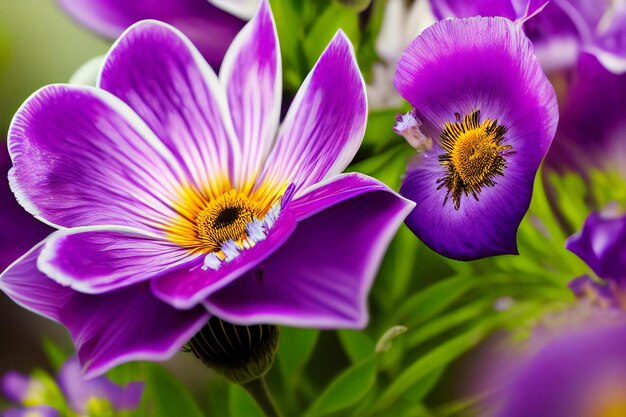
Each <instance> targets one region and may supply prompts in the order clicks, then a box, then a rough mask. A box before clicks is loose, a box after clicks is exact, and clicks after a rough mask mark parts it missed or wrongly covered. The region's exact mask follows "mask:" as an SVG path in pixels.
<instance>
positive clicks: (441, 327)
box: [407, 300, 493, 347]
mask: <svg viewBox="0 0 626 417" xmlns="http://www.w3.org/2000/svg"><path fill="white" fill-rule="evenodd" d="M491 304H492V302H491V301H490V300H478V301H475V302H473V303H471V304H468V305H465V306H463V307H461V308H459V309H457V310H453V311H451V312H447V313H446V314H444V315H442V316H441V317H437V318H436V319H434V320H432V321H429V322H428V323H425V324H424V325H423V326H420V327H418V328H416V329H415V330H414V331H412V332H411V333H410V334H408V335H407V345H408V346H409V347H415V346H417V345H418V344H420V343H423V342H426V341H427V340H430V339H432V338H434V337H435V336H438V335H440V334H442V333H443V332H445V331H448V330H450V329H452V328H454V327H456V326H459V325H461V324H464V323H467V322H469V321H471V320H473V319H476V318H478V317H480V316H482V315H483V314H484V313H486V312H489V311H493V310H492V306H491ZM487 317H488V316H487Z"/></svg>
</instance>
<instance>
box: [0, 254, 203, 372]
mask: <svg viewBox="0 0 626 417" xmlns="http://www.w3.org/2000/svg"><path fill="white" fill-rule="evenodd" d="M44 243H45V242H42V243H41V244H39V245H37V246H36V247H34V248H33V249H32V250H31V251H30V252H29V253H27V254H26V255H24V256H23V257H22V258H20V259H19V260H17V261H16V262H15V263H14V264H13V265H11V266H10V267H9V268H8V269H7V270H6V271H4V272H3V273H2V275H0V289H1V290H2V291H3V292H5V293H6V294H7V295H8V296H9V297H11V298H12V299H13V300H14V301H15V302H16V303H18V304H20V305H21V306H22V307H24V308H26V309H28V310H31V311H33V312H35V313H38V314H41V315H43V316H46V317H48V318H50V319H52V320H55V321H58V322H60V323H62V324H64V325H65V326H66V327H67V328H68V330H69V332H70V334H71V335H72V339H73V340H74V345H75V346H76V349H77V351H78V357H79V359H80V361H81V364H82V369H83V372H84V374H85V377H86V378H91V377H95V376H98V375H101V374H103V373H104V372H106V371H107V370H109V369H111V368H112V367H114V366H116V365H119V364H121V363H124V362H129V361H132V360H164V359H167V358H170V357H171V356H173V355H174V354H175V353H176V352H177V351H178V350H179V349H180V347H181V346H182V345H183V344H184V343H185V342H186V341H187V340H189V339H190V338H191V337H192V336H193V335H194V334H195V333H196V332H197V331H198V330H199V329H200V328H201V327H202V326H203V325H204V324H205V323H206V321H207V320H208V318H209V315H208V313H207V312H206V310H205V309H203V308H195V309H192V310H188V311H180V310H176V309H174V308H172V307H170V306H169V305H167V304H165V303H163V302H161V301H159V300H158V299H156V298H155V297H154V296H153V295H152V292H151V291H150V289H149V288H148V287H147V286H144V285H137V286H133V287H128V288H125V289H123V290H118V291H115V292H111V293H108V294H100V295H86V294H81V293H78V292H75V291H74V290H72V289H70V288H67V287H63V286H61V285H59V284H57V283H56V282H54V281H52V280H51V279H49V278H48V277H46V276H45V275H43V274H42V273H41V272H40V271H39V270H38V269H37V258H38V257H39V255H40V253H41V250H42V247H43V244H44Z"/></svg>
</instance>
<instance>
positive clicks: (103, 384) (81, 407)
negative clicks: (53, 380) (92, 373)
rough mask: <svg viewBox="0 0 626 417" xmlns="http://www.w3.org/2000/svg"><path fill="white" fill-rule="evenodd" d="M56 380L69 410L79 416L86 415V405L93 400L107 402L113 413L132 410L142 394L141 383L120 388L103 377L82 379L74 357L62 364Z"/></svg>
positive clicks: (76, 359)
mask: <svg viewBox="0 0 626 417" xmlns="http://www.w3.org/2000/svg"><path fill="white" fill-rule="evenodd" d="M57 380H58V382H59V386H60V387H61V390H62V391H63V394H64V395H65V399H66V400H67V402H68V403H69V406H70V408H71V409H72V410H73V411H74V412H76V413H78V414H80V415H86V413H87V404H88V402H89V401H90V400H92V399H94V398H97V399H103V400H107V401H108V402H109V403H110V405H111V408H112V409H113V410H114V411H119V410H132V409H134V408H137V407H138V406H139V402H140V401H141V394H142V393H143V383H141V382H131V383H129V384H128V385H126V386H125V387H121V386H119V385H117V384H115V383H113V382H112V381H111V380H109V379H108V378H106V377H104V376H99V377H96V378H93V379H90V380H86V379H84V378H83V375H82V373H81V369H80V363H79V361H78V358H76V357H72V358H70V359H68V360H67V362H65V363H64V364H63V366H62V367H61V369H60V370H59V374H58V376H57Z"/></svg>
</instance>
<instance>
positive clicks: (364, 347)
mask: <svg viewBox="0 0 626 417" xmlns="http://www.w3.org/2000/svg"><path fill="white" fill-rule="evenodd" d="M337 335H338V336H339V340H340V341H341V345H342V346H343V348H344V350H345V351H346V354H347V355H348V356H349V357H350V360H351V361H352V363H361V362H363V361H364V360H366V359H369V358H370V357H372V356H373V355H374V348H375V344H374V341H373V340H372V339H371V338H370V337H369V336H368V335H366V334H365V333H363V332H359V331H355V330H339V331H338V332H337Z"/></svg>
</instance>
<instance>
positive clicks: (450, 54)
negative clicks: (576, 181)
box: [394, 17, 558, 260]
mask: <svg viewBox="0 0 626 417" xmlns="http://www.w3.org/2000/svg"><path fill="white" fill-rule="evenodd" d="M394 84H395V86H396V88H397V89H398V91H399V92H400V94H401V95H402V96H403V97H404V98H405V99H406V100H407V101H408V102H409V103H411V104H412V105H413V106H414V107H415V111H414V112H413V113H412V115H408V116H405V119H406V121H408V120H409V119H410V117H409V116H411V117H413V118H415V122H414V123H412V126H417V127H419V128H420V131H421V132H422V133H423V134H424V135H425V136H426V137H428V138H430V139H431V140H432V146H430V143H429V141H425V140H421V141H419V142H420V143H422V144H427V145H428V146H430V147H431V148H430V149H427V150H426V151H424V152H423V153H422V154H420V155H419V156H418V157H417V158H416V159H415V160H414V161H412V162H411V163H410V164H409V167H408V171H407V174H406V178H405V179H404V180H403V183H402V187H401V189H400V193H401V194H402V195H404V196H405V197H407V198H409V199H411V200H413V201H415V202H416V203H417V205H416V207H415V210H414V211H413V212H412V214H411V215H410V216H409V218H408V219H407V224H408V226H409V227H410V228H411V230H413V231H414V232H415V234H416V235H417V236H418V237H419V238H420V239H422V240H423V241H424V243H426V244H427V245H428V246H430V247H431V248H433V249H434V250H435V251H437V252H439V253H441V254H443V255H445V256H448V257H451V258H455V259H461V260H468V259H476V258H481V257H485V256H491V255H498V254H506V253H516V252H517V245H516V233H517V228H518V226H519V223H520V221H521V220H522V218H523V217H524V214H525V213H526V211H527V209H528V206H529V204H530V198H531V194H532V187H533V180H534V177H535V174H536V172H537V169H538V168H539V165H540V163H541V161H542V159H543V157H544V155H545V154H546V152H547V150H548V148H549V146H550V143H551V141H552V138H553V136H554V132H555V130H556V125H557V120H558V110H557V103H556V97H555V93H554V89H553V88H552V86H551V85H550V83H549V82H548V80H547V78H546V77H545V75H544V73H543V72H542V70H541V67H540V65H539V63H538V62H537V60H536V58H535V56H534V55H533V49H532V45H531V44H530V42H529V40H528V39H527V38H526V36H524V34H523V33H522V31H521V29H520V28H519V27H518V26H517V25H516V24H514V23H513V22H511V21H510V20H507V19H504V18H499V17H496V18H482V17H474V18H467V19H460V20H454V19H452V20H444V21H441V22H439V23H437V24H435V25H433V26H431V27H430V28H428V29H426V30H425V31H424V32H423V33H422V34H421V35H420V36H418V37H417V38H415V40H414V41H413V42H412V43H411V44H410V45H409V47H408V48H407V50H406V51H405V52H404V55H403V56H402V58H401V60H400V63H399V64H398V71H397V73H396V76H395V79H394ZM408 133H409V132H407V134H408ZM422 139H423V138H422ZM414 141H415V140H414Z"/></svg>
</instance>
